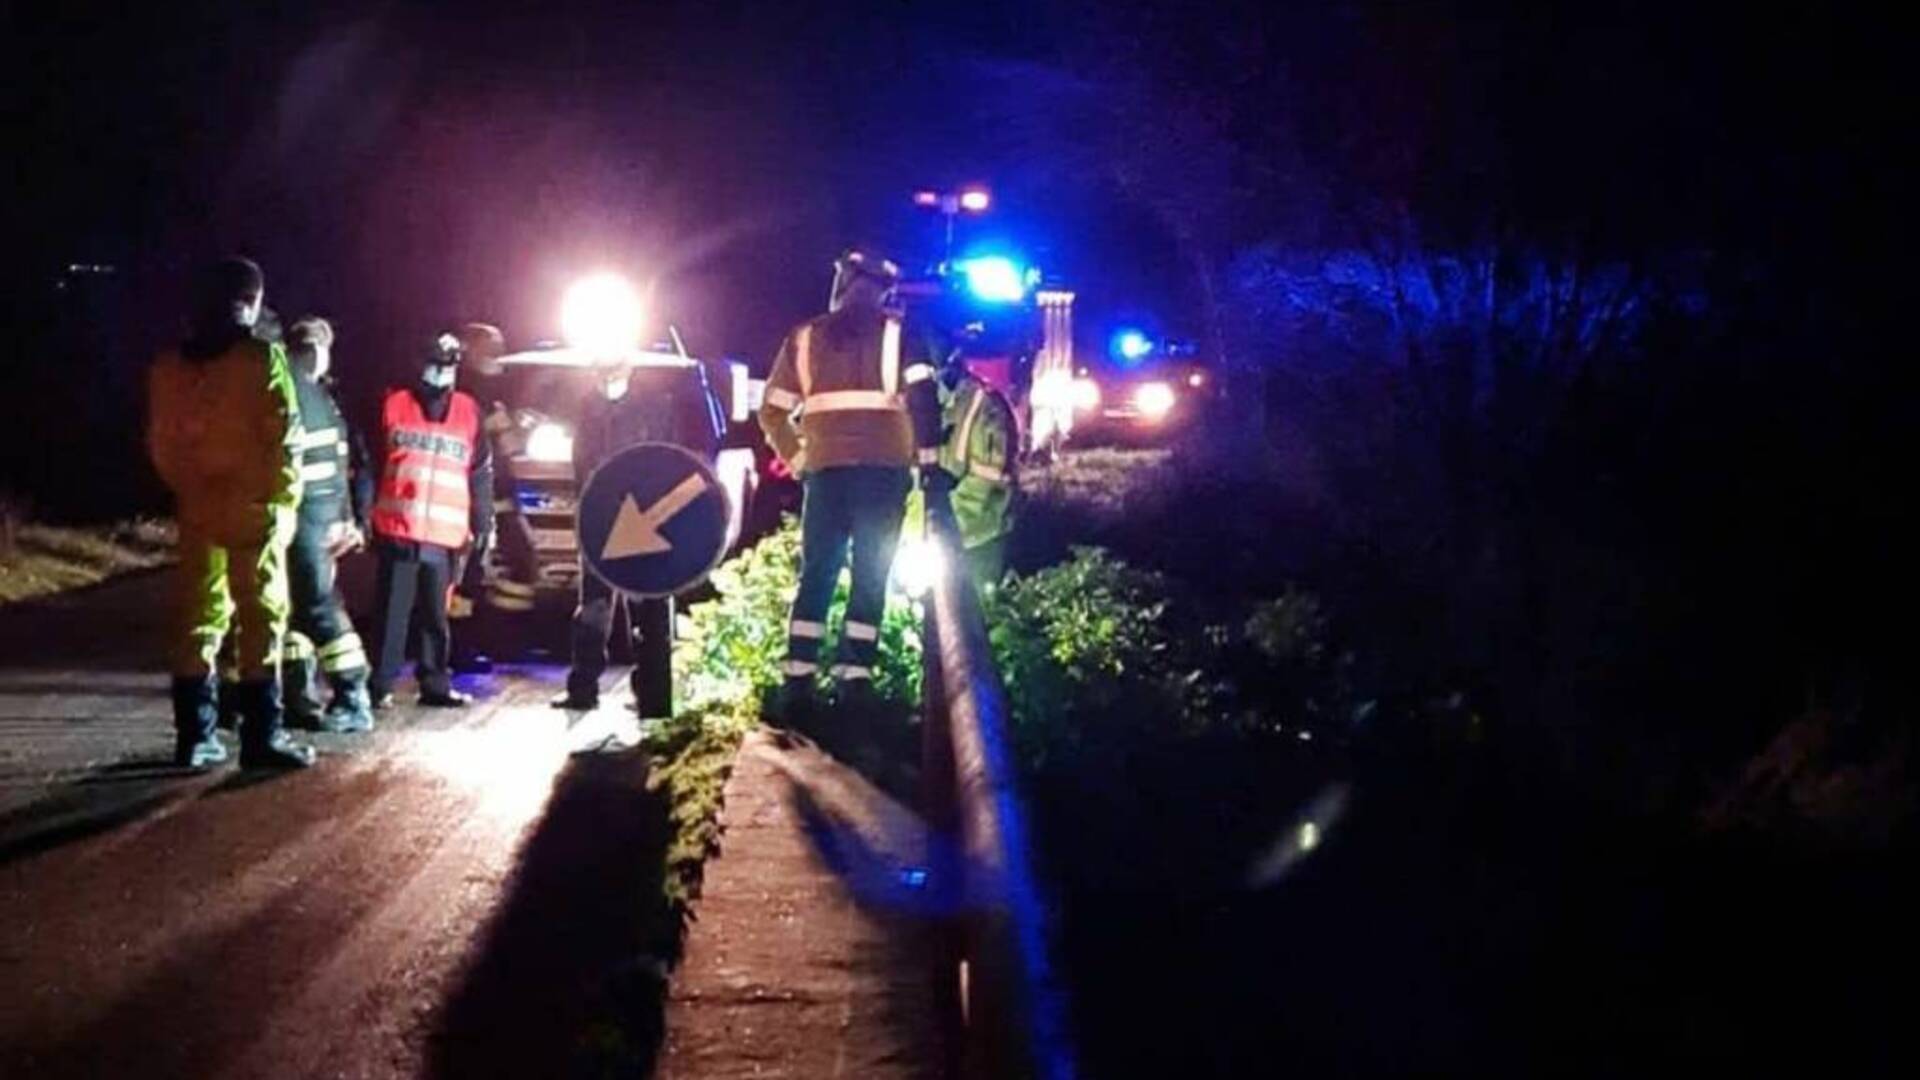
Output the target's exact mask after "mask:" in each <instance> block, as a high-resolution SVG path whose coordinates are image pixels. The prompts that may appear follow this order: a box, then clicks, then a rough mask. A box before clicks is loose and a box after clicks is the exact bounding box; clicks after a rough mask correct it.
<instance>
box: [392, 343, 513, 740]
mask: <svg viewBox="0 0 1920 1080" xmlns="http://www.w3.org/2000/svg"><path fill="white" fill-rule="evenodd" d="M499 336H500V335H499V331H497V330H494V329H493V328H492V327H481V326H478V325H477V324H476V325H474V326H470V327H466V328H463V329H462V330H461V332H460V333H459V334H458V335H456V334H451V333H444V334H441V335H439V336H438V337H436V338H435V339H434V341H433V344H432V346H431V347H430V348H429V349H428V351H427V355H426V357H425V359H424V360H423V361H422V363H421V365H420V376H419V378H418V379H417V380H415V382H414V384H413V385H412V386H406V387H400V388H398V389H395V390H392V391H390V392H389V393H388V394H387V397H386V401H385V402H384V403H383V404H382V406H381V408H380V445H381V448H382V449H381V453H382V454H383V455H384V465H383V467H382V470H381V474H380V487H379V491H378V493H377V495H376V497H375V499H374V504H373V514H372V523H373V535H374V553H375V555H376V556H377V557H378V558H379V564H380V569H379V584H378V587H377V593H378V596H377V600H376V603H377V605H378V606H377V612H378V614H377V615H376V616H375V618H376V620H377V621H378V623H379V625H380V645H379V653H378V659H377V661H376V663H375V665H374V669H373V680H372V685H371V690H372V695H373V704H374V708H376V709H384V708H387V707H389V706H390V705H392V704H393V683H394V680H395V679H396V678H398V677H399V674H400V666H401V665H402V664H403V663H404V662H405V661H406V653H407V631H408V629H409V624H410V623H412V622H413V621H414V620H415V619H417V620H418V625H417V629H418V631H419V638H420V655H419V663H418V666H417V668H416V674H417V675H418V677H419V683H420V704H422V705H429V706H435V707H440V708H458V707H460V706H464V705H470V704H472V703H473V699H472V698H471V697H468V696H467V695H466V694H463V693H461V692H460V691H458V690H455V689H454V688H453V682H452V674H451V672H450V670H449V654H450V652H451V650H452V644H453V640H452V630H451V629H450V628H449V626H448V623H447V604H448V602H449V600H450V599H451V592H452V589H453V586H454V585H455V584H456V583H458V582H459V580H460V577H461V571H462V567H463V560H464V559H465V558H466V557H467V556H468V555H471V556H472V557H474V558H484V557H485V555H486V545H487V541H488V539H489V538H490V537H491V535H492V532H493V450H492V446H491V442H490V440H488V439H487V437H486V433H485V431H484V430H483V429H482V428H483V417H482V416H481V413H480V403H479V402H478V401H476V400H474V398H473V395H471V394H467V393H465V392H463V391H460V390H457V389H455V388H454V383H455V382H456V381H458V378H459V372H460V364H461V362H462V361H463V360H465V359H466V358H467V357H468V355H469V354H470V353H473V354H476V355H477V354H478V353H480V352H482V351H489V350H497V349H498V344H499Z"/></svg>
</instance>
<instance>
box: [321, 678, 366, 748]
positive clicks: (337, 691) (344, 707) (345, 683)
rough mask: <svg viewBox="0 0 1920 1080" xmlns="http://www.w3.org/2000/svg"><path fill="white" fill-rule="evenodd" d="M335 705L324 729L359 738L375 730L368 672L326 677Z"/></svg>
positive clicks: (328, 707) (332, 706)
mask: <svg viewBox="0 0 1920 1080" xmlns="http://www.w3.org/2000/svg"><path fill="white" fill-rule="evenodd" d="M327 682H328V683H329V684H330V685H332V687H333V702H332V703H331V704H329V705H328V706H327V713H326V716H325V717H324V718H323V719H322V720H321V726H322V727H324V728H325V729H326V730H327V731H331V732H333V733H334V734H336V735H360V734H364V733H366V732H369V731H372V730H373V696H372V695H371V694H369V693H367V670H366V669H365V668H358V669H356V670H353V671H335V672H331V673H329V674H328V675H327Z"/></svg>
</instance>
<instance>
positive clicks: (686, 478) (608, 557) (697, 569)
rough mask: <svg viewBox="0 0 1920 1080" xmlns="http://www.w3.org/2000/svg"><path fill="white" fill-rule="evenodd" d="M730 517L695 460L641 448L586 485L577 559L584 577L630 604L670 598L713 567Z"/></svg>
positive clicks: (613, 460) (616, 458) (709, 475)
mask: <svg viewBox="0 0 1920 1080" xmlns="http://www.w3.org/2000/svg"><path fill="white" fill-rule="evenodd" d="M728 516H729V514H728V506H727V493H726V489H725V488H723V487H721V485H720V481H719V479H718V478H717V477H716V476H715V475H714V472H713V469H712V468H711V467H710V466H709V465H708V464H707V463H706V462H705V461H702V460H701V459H700V457H699V455H697V454H694V453H693V452H692V451H689V450H686V449H684V448H682V447H679V446H675V445H674V444H672V443H663V442H648V443H640V444H638V445H636V446H630V447H628V448H626V449H625V450H622V451H620V452H619V453H617V454H615V455H613V456H612V457H610V458H608V459H607V460H606V461H604V462H602V463H601V464H600V467H599V468H597V469H595V470H594V471H593V475H592V476H589V477H587V483H586V486H585V487H583V488H582V489H581V491H580V512H579V516H578V519H577V520H578V523H579V524H578V528H579V532H580V553H581V555H582V556H583V557H584V559H585V561H586V564H587V570H588V571H589V572H590V573H592V574H593V575H594V576H596V577H598V578H599V579H600V580H602V581H604V582H606V583H607V584H608V585H611V586H613V587H614V588H615V589H618V590H620V591H621V592H623V593H625V594H627V595H628V596H637V597H655V596H672V595H674V594H675V593H678V592H681V591H683V590H685V589H687V588H689V587H690V586H693V585H695V584H698V583H699V582H700V581H701V580H702V579H704V578H705V577H706V576H707V574H708V573H710V572H711V571H712V570H713V568H714V567H715V566H716V565H718V564H719V562H720V558H721V556H722V555H724V554H726V549H727V521H728Z"/></svg>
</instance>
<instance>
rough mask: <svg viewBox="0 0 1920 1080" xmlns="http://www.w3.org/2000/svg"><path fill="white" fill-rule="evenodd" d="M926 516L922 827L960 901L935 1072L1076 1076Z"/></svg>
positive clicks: (947, 527)
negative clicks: (934, 564) (937, 844)
mask: <svg viewBox="0 0 1920 1080" xmlns="http://www.w3.org/2000/svg"><path fill="white" fill-rule="evenodd" d="M928 511H929V512H928V514H927V521H928V528H929V530H930V533H931V535H932V536H933V537H934V539H935V540H936V542H938V543H939V544H940V545H941V547H943V548H944V549H945V550H946V551H947V552H948V553H949V557H948V558H947V559H946V563H947V566H946V569H945V570H943V571H942V573H940V574H939V575H938V576H937V578H936V580H935V582H934V587H933V590H932V593H931V596H930V602H929V604H928V607H927V615H926V627H925V633H924V642H925V649H924V655H925V658H926V661H925V662H926V679H925V687H926V698H927V701H926V726H925V736H924V738H925V741H924V744H923V748H922V749H923V753H924V757H925V761H924V769H923V772H922V776H923V777H924V778H925V783H926V790H927V802H928V807H927V809H928V817H929V821H930V823H931V824H932V825H933V827H934V829H935V830H936V834H937V835H940V836H943V837H947V838H950V840H951V842H950V843H949V844H947V845H946V849H947V853H946V855H945V857H944V858H945V862H946V865H945V866H943V867H941V870H942V871H943V872H944V873H946V874H947V875H950V879H951V880H957V881H958V883H959V885H960V888H959V895H960V897H961V904H960V906H959V914H958V915H957V916H956V918H955V919H954V921H953V924H952V925H951V927H950V933H948V934H947V935H946V940H945V947H944V949H943V954H942V957H941V961H940V967H941V970H940V972H939V973H938V979H939V982H938V984H937V986H936V989H937V990H938V991H939V992H940V994H941V996H942V997H943V999H944V1001H945V1004H946V1005H947V1012H948V1014H949V1016H950V1018H951V1020H952V1035H953V1037H952V1038H950V1039H949V1045H948V1053H947V1061H946V1066H947V1074H948V1075H950V1076H962V1077H981V1078H993V1080H1000V1078H1008V1077H1021V1078H1024V1077H1032V1078H1037V1080H1067V1078H1070V1077H1073V1076H1074V1075H1075V1073H1076V1069H1075V1066H1074V1059H1073V1055H1072V1053H1071V1044H1070V1042H1069V1040H1068V1033H1067V1017H1066V1008H1065V1002H1064V998H1063V995H1062V993H1061V990H1060V985H1059V982H1058V978H1057V974H1056V972H1055V969H1054V966H1053V962H1052V948H1051V941H1050V937H1051V934H1050V929H1049V924H1050V920H1049V918H1048V915H1047V912H1046V907H1045V904H1044V902H1043V899H1042V896H1041V891H1040V888H1039V886H1038V884H1037V881H1036V879H1035V876H1034V866H1033V852H1032V848H1031V846H1030V839H1029V836H1028V832H1027V825H1026V813H1025V810H1024V807H1023V806H1022V803H1021V798H1020V793H1019V791H1018V789H1017V786H1016V779H1015V776H1014V763H1013V753H1012V744H1011V732H1010V724H1011V720H1010V717H1009V714H1008V711H1007V701H1006V693H1005V691H1004V689H1003V688H1002V686H1001V683H1000V675H999V672H998V671H997V670H995V668H994V666H993V653H992V650H991V649H990V648H989V645H988V641H987V627H986V622H985V620H984V619H983V618H982V616H981V610H980V598H979V594H978V593H977V592H976V590H975V587H974V583H973V580H972V577H971V576H970V575H969V574H968V572H967V569H966V567H965V565H964V563H963V561H962V559H961V558H960V555H959V552H960V550H961V549H960V543H959V533H958V530H957V529H956V528H955V527H954V525H953V519H952V512H951V509H950V508H948V507H947V506H946V505H945V499H944V497H935V498H931V499H929V506H928Z"/></svg>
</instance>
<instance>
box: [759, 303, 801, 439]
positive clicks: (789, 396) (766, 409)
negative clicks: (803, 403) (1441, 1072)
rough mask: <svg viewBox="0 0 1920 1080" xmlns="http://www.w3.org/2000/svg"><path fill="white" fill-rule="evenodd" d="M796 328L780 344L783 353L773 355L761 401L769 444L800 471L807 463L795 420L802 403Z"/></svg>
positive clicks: (763, 423)
mask: <svg viewBox="0 0 1920 1080" xmlns="http://www.w3.org/2000/svg"><path fill="white" fill-rule="evenodd" d="M798 334H799V331H795V332H794V333H792V334H788V335H787V340H786V341H784V342H782V343H781V345H780V354H779V355H778V356H776V357H774V360H773V372H772V373H771V374H769V375H768V376H767V396H766V399H765V400H764V401H762V402H761V403H760V415H759V419H760V430H761V431H762V432H765V433H766V436H767V443H768V445H770V446H772V447H773V452H774V453H775V454H778V455H779V456H780V460H781V461H782V462H783V463H785V464H786V466H787V468H789V469H791V470H793V471H794V472H795V473H798V472H799V471H800V470H801V468H803V467H804V465H805V461H804V460H803V454H802V452H803V450H804V449H805V447H804V445H803V444H802V443H801V440H800V429H799V426H798V425H797V424H796V423H795V422H794V416H793V414H794V412H795V410H797V409H799V407H800V400H801V397H800V373H799V371H798V370H797V368H796V362H795V360H794V339H795V337H796V336H797V335H798Z"/></svg>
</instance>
